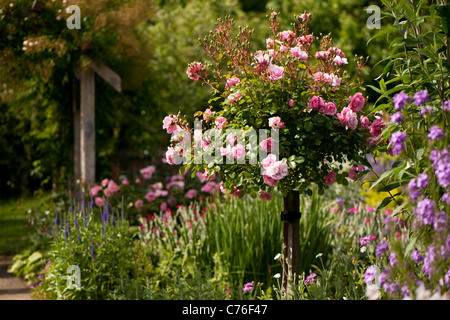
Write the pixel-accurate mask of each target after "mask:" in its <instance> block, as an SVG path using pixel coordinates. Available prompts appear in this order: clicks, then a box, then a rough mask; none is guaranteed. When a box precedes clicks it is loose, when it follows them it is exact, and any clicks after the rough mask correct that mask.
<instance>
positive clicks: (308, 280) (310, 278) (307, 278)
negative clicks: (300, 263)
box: [305, 273, 317, 284]
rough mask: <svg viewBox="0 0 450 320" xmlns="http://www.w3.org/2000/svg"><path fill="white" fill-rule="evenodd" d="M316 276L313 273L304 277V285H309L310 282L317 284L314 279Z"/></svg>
mask: <svg viewBox="0 0 450 320" xmlns="http://www.w3.org/2000/svg"><path fill="white" fill-rule="evenodd" d="M316 276H317V275H316V274H315V273H311V274H310V275H309V276H307V277H306V280H305V284H309V283H311V282H317V279H314V278H315V277H316Z"/></svg>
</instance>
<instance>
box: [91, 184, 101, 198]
mask: <svg viewBox="0 0 450 320" xmlns="http://www.w3.org/2000/svg"><path fill="white" fill-rule="evenodd" d="M102 189H103V188H102V187H100V186H95V187H92V188H91V191H90V194H91V196H93V197H95V196H96V195H97V193H98V192H99V191H101V190H102Z"/></svg>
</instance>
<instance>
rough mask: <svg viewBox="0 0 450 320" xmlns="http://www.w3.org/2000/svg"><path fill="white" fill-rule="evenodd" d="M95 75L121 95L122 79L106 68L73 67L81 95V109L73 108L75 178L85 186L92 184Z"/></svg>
mask: <svg viewBox="0 0 450 320" xmlns="http://www.w3.org/2000/svg"><path fill="white" fill-rule="evenodd" d="M96 73H97V74H98V75H99V76H100V77H101V78H103V79H104V80H105V81H106V82H108V84H110V85H111V86H112V87H113V88H114V89H115V90H116V91H118V92H122V79H121V78H120V77H119V76H118V75H117V74H116V73H115V72H114V71H112V70H111V69H109V68H108V67H107V66H106V65H104V64H102V63H97V62H92V61H91V62H89V63H88V64H87V65H86V66H85V67H83V68H81V67H79V66H76V67H75V68H74V74H75V77H76V78H77V79H79V80H80V96H81V98H80V110H79V111H77V110H78V109H77V108H76V107H75V106H74V130H75V136H74V140H75V141H74V153H75V154H74V157H75V158H74V175H75V179H80V180H81V182H82V183H83V184H87V186H88V187H92V186H93V185H94V184H95V74H96ZM74 104H75V102H74ZM77 150H79V152H78V151H77Z"/></svg>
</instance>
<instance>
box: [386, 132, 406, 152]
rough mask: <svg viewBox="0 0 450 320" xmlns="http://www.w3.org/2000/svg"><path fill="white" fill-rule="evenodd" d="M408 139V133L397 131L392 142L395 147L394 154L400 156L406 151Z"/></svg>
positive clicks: (392, 137)
mask: <svg viewBox="0 0 450 320" xmlns="http://www.w3.org/2000/svg"><path fill="white" fill-rule="evenodd" d="M406 138H407V136H406V133H404V132H401V131H397V132H395V133H393V134H392V136H391V139H390V140H391V143H392V145H393V146H394V147H393V148H392V153H393V154H400V153H401V152H402V151H403V149H405V142H406Z"/></svg>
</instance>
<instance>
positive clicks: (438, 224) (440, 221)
mask: <svg viewBox="0 0 450 320" xmlns="http://www.w3.org/2000/svg"><path fill="white" fill-rule="evenodd" d="M446 226H447V214H446V213H445V211H439V212H438V213H437V218H436V219H435V220H434V224H433V227H434V230H435V231H438V232H441V233H443V232H444V231H445V230H446Z"/></svg>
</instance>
